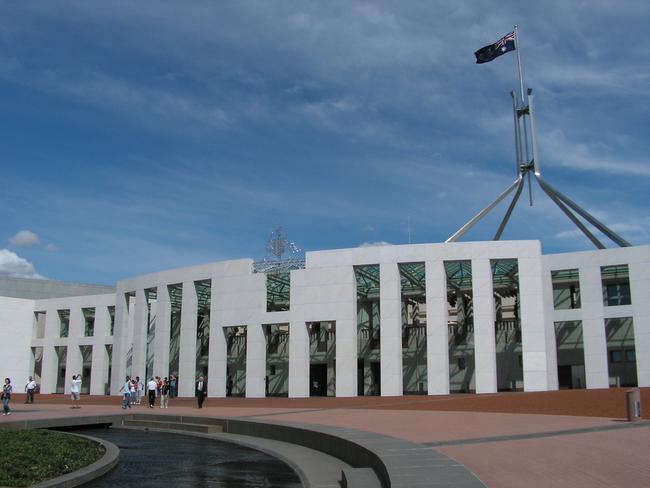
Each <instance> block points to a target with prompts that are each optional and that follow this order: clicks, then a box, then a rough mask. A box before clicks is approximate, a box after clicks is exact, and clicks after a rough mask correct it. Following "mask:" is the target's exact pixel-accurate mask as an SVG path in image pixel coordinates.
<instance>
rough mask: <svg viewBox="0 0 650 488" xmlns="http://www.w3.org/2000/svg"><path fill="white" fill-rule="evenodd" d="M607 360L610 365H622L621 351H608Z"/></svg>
mask: <svg viewBox="0 0 650 488" xmlns="http://www.w3.org/2000/svg"><path fill="white" fill-rule="evenodd" d="M609 359H610V361H611V362H612V363H622V362H623V351H609Z"/></svg>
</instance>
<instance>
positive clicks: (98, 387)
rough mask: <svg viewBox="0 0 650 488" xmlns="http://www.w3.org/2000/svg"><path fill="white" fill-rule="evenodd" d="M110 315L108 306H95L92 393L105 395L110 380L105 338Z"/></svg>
mask: <svg viewBox="0 0 650 488" xmlns="http://www.w3.org/2000/svg"><path fill="white" fill-rule="evenodd" d="M110 320H111V319H110V316H109V314H108V307H106V306H105V305H100V306H98V307H95V333H94V336H93V359H92V373H91V381H90V394H91V395H104V394H105V390H106V381H108V357H107V356H108V355H107V354H106V346H105V339H106V336H107V335H108V333H109V330H108V328H109V326H110Z"/></svg>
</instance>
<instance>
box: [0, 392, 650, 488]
mask: <svg viewBox="0 0 650 488" xmlns="http://www.w3.org/2000/svg"><path fill="white" fill-rule="evenodd" d="M641 390H642V404H643V405H644V406H645V407H646V408H645V409H644V410H643V417H644V419H648V418H650V416H649V415H648V414H649V413H650V388H643V389H641ZM625 391H626V390H625V389H609V390H578V391H576V390H573V391H559V392H541V393H503V394H489V395H453V396H448V397H442V396H441V397H438V396H432V397H411V396H408V397H358V398H305V399H287V398H259V399H255V398H250V399H248V398H246V399H244V398H224V399H218V398H210V399H208V401H207V405H206V407H205V408H203V409H201V410H199V409H197V408H196V407H195V405H194V402H193V399H174V400H172V401H171V402H170V405H171V406H170V408H169V409H167V410H162V409H159V408H158V407H156V408H155V409H149V408H147V407H143V406H141V407H133V411H137V412H143V413H157V414H158V413H162V412H164V413H170V414H175V415H202V416H203V415H205V416H214V417H256V418H259V419H265V420H268V421H272V422H284V421H286V422H301V423H308V424H309V423H311V424H321V425H331V426H337V427H349V428H353V429H358V430H365V431H369V432H375V433H379V434H385V435H390V436H394V437H399V438H402V439H405V440H409V441H412V442H418V443H423V444H425V445H433V446H434V447H432V449H435V450H437V451H439V452H441V453H443V454H445V455H447V456H449V457H451V458H453V459H455V460H456V461H458V462H460V463H462V464H464V465H465V466H466V467H467V468H468V469H470V470H471V471H472V472H473V473H474V474H475V475H476V476H477V477H478V478H479V479H481V481H483V482H484V483H485V485H486V486H488V487H489V488H513V487H521V486H524V485H525V486H527V487H531V488H533V487H547V486H553V487H558V488H564V487H566V488H569V487H571V488H580V487H597V488H598V487H610V488H614V487H626V488H627V487H650V463H649V462H648V452H650V422H648V421H642V422H641V423H637V424H635V425H634V426H632V428H619V427H628V426H630V424H628V423H627V422H623V420H622V419H624V418H625V416H626V410H625V401H624V399H625ZM36 402H37V403H35V404H34V405H24V404H22V403H21V398H20V395H15V396H14V400H13V401H12V407H13V410H14V415H13V416H11V417H0V424H1V423H2V422H5V421H9V420H19V419H24V418H30V419H32V418H33V419H36V418H49V417H68V416H79V415H86V414H87V415H103V414H111V415H114V414H119V413H124V410H122V409H121V408H120V406H119V404H120V400H119V398H117V397H88V396H84V397H82V399H81V404H82V408H81V409H80V410H72V409H70V408H69V402H68V399H67V396H62V395H37V398H36ZM637 426H638V427H637ZM577 429H580V432H578V433H576V430H577ZM436 444H437V445H436ZM443 444H444V445H443Z"/></svg>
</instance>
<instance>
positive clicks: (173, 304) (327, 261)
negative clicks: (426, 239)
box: [0, 241, 650, 397]
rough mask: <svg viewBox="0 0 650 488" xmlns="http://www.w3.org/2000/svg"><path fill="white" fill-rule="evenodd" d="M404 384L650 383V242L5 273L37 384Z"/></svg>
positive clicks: (14, 365)
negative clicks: (144, 269) (148, 379)
mask: <svg viewBox="0 0 650 488" xmlns="http://www.w3.org/2000/svg"><path fill="white" fill-rule="evenodd" d="M76 373H81V374H82V375H83V387H84V392H89V393H91V394H94V395H104V394H109V393H110V394H112V395H119V394H120V393H119V388H120V386H121V385H122V382H123V380H124V377H125V376H126V375H132V376H136V375H138V376H140V377H141V378H144V377H145V376H152V375H157V376H162V377H164V376H169V375H171V374H174V375H177V376H178V377H179V383H178V386H179V394H180V396H193V395H194V380H195V378H196V376H197V375H199V374H204V375H207V378H208V385H209V388H208V390H209V396H212V397H222V396H226V395H227V394H232V395H245V396H247V397H263V396H265V395H270V396H276V395H277V396H283V395H288V396H290V397H306V396H310V395H329V396H333V395H335V396H356V395H359V394H361V395H377V394H381V395H388V396H392V395H402V394H429V395H437V394H447V393H450V392H461V391H462V392H476V393H490V392H496V391H502V390H525V391H544V390H555V389H558V388H607V387H610V386H617V385H620V386H628V385H639V386H650V246H636V247H625V248H618V249H606V250H597V251H584V252H575V253H565V254H553V255H542V253H541V246H540V243H539V242H538V241H494V242H467V243H444V244H417V245H400V246H381V247H363V248H355V249H341V250H332V251H317V252H308V253H306V260H305V267H304V269H295V270H292V271H291V272H290V273H289V272H287V273H275V274H264V273H255V272H253V261H252V260H248V259H243V260H234V261H224V262H218V263H210V264H205V265H200V266H192V267H187V268H178V269H173V270H167V271H160V272H157V273H152V274H147V275H143V276H136V277H133V278H129V279H126V280H123V281H120V282H118V283H117V285H116V286H115V288H111V287H99V286H84V285H74V284H66V283H57V282H49V281H43V280H22V279H15V278H0V375H1V376H2V377H6V376H8V377H11V378H12V380H13V382H14V384H15V385H16V389H17V391H20V389H21V386H22V384H24V382H26V380H27V377H28V376H30V375H34V376H36V378H37V381H38V382H39V384H40V390H41V392H42V393H57V392H59V393H64V392H68V391H69V386H70V379H71V376H72V375H73V374H76Z"/></svg>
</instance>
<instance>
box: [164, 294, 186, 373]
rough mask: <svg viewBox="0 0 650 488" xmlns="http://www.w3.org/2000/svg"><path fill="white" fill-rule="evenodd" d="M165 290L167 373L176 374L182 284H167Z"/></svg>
mask: <svg viewBox="0 0 650 488" xmlns="http://www.w3.org/2000/svg"><path fill="white" fill-rule="evenodd" d="M167 292H168V293H169V374H170V375H174V376H178V360H179V355H180V346H181V344H180V341H181V312H182V309H183V285H182V284H180V283H179V284H177V285H168V286H167Z"/></svg>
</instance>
